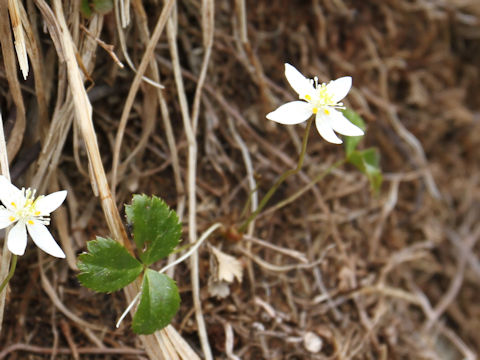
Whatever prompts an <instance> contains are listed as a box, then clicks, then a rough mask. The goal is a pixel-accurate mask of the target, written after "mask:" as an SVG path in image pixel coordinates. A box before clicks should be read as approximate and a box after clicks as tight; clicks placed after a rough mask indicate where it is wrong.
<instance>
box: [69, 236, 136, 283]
mask: <svg viewBox="0 0 480 360" xmlns="http://www.w3.org/2000/svg"><path fill="white" fill-rule="evenodd" d="M87 249H88V252H87V253H84V254H81V255H80V256H79V257H78V268H79V269H80V274H78V280H79V281H80V283H82V285H83V286H85V287H87V288H89V289H92V290H95V291H98V292H112V291H116V290H119V289H121V288H123V287H125V286H127V285H128V284H130V283H131V282H132V281H134V280H135V279H136V278H137V276H138V275H140V274H141V272H142V270H143V266H142V264H141V263H140V262H139V261H138V260H137V259H135V258H134V257H133V256H132V255H130V254H129V253H128V251H127V249H125V248H124V247H123V246H122V245H121V244H119V243H118V242H116V241H115V240H112V239H105V238H101V237H97V239H96V240H93V241H89V242H88V243H87Z"/></svg>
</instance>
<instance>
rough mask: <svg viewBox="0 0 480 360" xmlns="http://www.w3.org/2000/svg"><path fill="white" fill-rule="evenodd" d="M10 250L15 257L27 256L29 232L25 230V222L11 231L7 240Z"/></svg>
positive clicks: (19, 223) (18, 224)
mask: <svg viewBox="0 0 480 360" xmlns="http://www.w3.org/2000/svg"><path fill="white" fill-rule="evenodd" d="M7 246H8V250H10V251H11V252H12V253H13V254H15V255H23V254H25V248H26V247H27V231H26V230H25V223H24V222H23V221H19V222H17V224H16V225H15V226H14V227H13V228H12V229H11V230H10V231H9V233H8V239H7Z"/></svg>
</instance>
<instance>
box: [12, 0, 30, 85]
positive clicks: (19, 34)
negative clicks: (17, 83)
mask: <svg viewBox="0 0 480 360" xmlns="http://www.w3.org/2000/svg"><path fill="white" fill-rule="evenodd" d="M20 6H21V5H20ZM8 12H9V14H10V21H11V23H12V29H13V37H14V38H15V51H16V52H17V58H18V63H19V65H20V70H22V74H23V78H24V79H27V76H28V58H27V46H26V44H25V36H24V34H23V26H22V20H21V17H20V9H19V5H18V0H8Z"/></svg>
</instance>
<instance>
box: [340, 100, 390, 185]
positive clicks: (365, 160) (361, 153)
mask: <svg viewBox="0 0 480 360" xmlns="http://www.w3.org/2000/svg"><path fill="white" fill-rule="evenodd" d="M343 115H344V116H345V117H346V118H347V119H348V120H350V121H351V122H352V124H355V125H356V126H358V127H359V128H361V129H362V130H364V131H365V129H366V125H365V121H364V120H363V119H362V117H361V116H360V115H358V114H357V113H356V112H355V111H353V110H352V109H345V110H343ZM361 140H362V136H346V137H345V139H344V141H345V156H346V158H347V161H348V162H349V163H350V164H352V165H354V166H355V167H356V168H357V169H358V170H360V171H361V172H362V173H364V174H365V175H366V176H367V178H368V181H369V182H370V187H371V188H372V190H373V191H375V192H378V191H379V190H380V186H381V185H382V180H383V178H382V170H381V169H380V154H379V152H378V150H377V149H375V148H368V149H365V150H357V146H358V144H359V143H360V141H361Z"/></svg>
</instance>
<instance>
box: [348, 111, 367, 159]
mask: <svg viewBox="0 0 480 360" xmlns="http://www.w3.org/2000/svg"><path fill="white" fill-rule="evenodd" d="M342 113H343V116H345V117H346V118H347V119H348V120H350V122H351V123H352V124H354V125H356V126H357V127H359V128H360V129H362V130H363V131H365V129H366V127H367V126H366V125H365V121H363V119H362V117H361V116H360V115H358V114H357V113H356V112H355V111H353V110H352V109H345V110H343V111H342ZM362 138H363V136H345V138H344V140H343V141H344V143H345V153H346V155H347V157H349V156H350V154H351V153H352V152H353V151H355V149H356V148H357V145H358V143H359V142H360V141H361V140H362Z"/></svg>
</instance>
